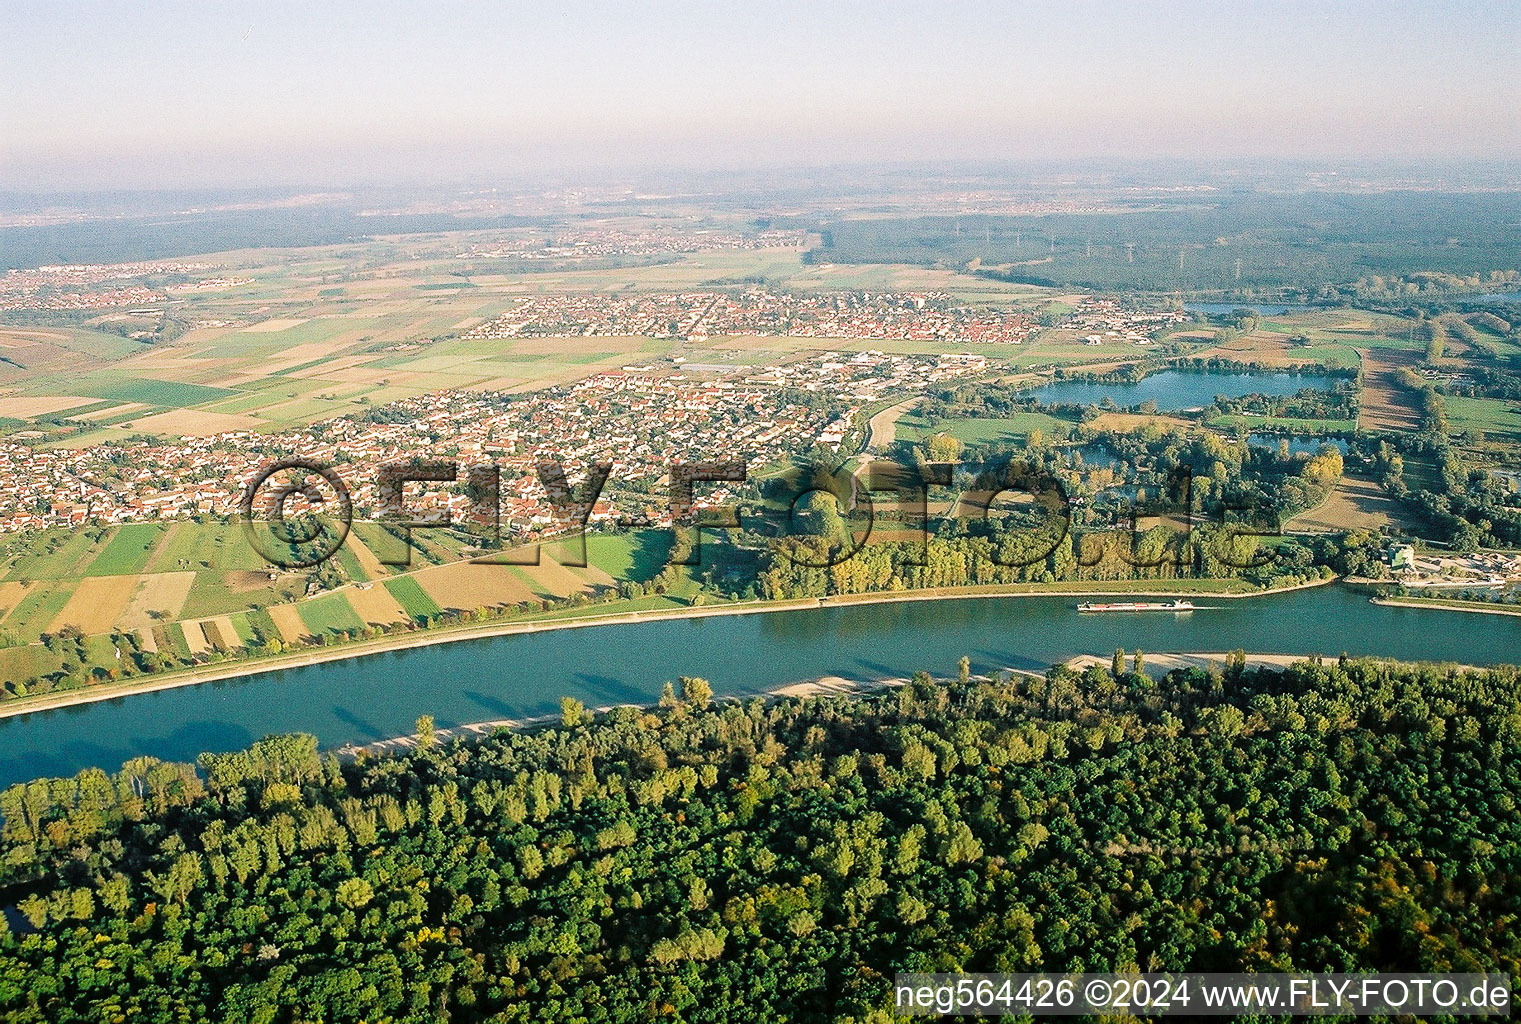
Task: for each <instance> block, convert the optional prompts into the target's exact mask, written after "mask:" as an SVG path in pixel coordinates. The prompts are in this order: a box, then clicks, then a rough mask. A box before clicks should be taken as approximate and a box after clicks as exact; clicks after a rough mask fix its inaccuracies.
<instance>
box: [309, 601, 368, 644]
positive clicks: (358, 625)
mask: <svg viewBox="0 0 1521 1024" xmlns="http://www.w3.org/2000/svg"><path fill="white" fill-rule="evenodd" d="M296 610H297V612H299V613H300V615H301V621H302V622H304V623H306V624H307V626H308V627H309V628H310V629H311V631H312V632H313V633H314V634H316V635H317V636H321V635H322V634H324V633H339V632H343V631H346V630H350V629H363V628H364V622H363V621H362V620H361V619H360V618H359V615H358V613H357V612H355V611H354V608H353V606H352V605H350V604H349V602H348V598H346V597H344V596H343V595H342V594H329V595H327V596H325V597H316V598H313V599H312V600H310V601H302V602H300V603H298V604H297V605H296Z"/></svg>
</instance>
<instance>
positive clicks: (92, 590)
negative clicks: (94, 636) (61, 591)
mask: <svg viewBox="0 0 1521 1024" xmlns="http://www.w3.org/2000/svg"><path fill="white" fill-rule="evenodd" d="M138 579H139V577H137V576H86V577H85V578H84V579H82V580H80V581H79V582H78V583H77V584H75V586H74V594H73V596H72V597H70V598H69V600H68V603H66V604H65V605H64V606H63V607H62V608H60V609H59V610H58V614H57V615H55V616H54V617H53V622H52V624H51V625H50V626H49V629H51V630H58V629H62V628H63V627H64V626H78V627H79V628H80V629H82V630H84V631H85V632H86V633H108V632H110V630H111V627H112V626H113V625H115V623H116V620H117V619H119V618H120V617H121V615H122V613H123V612H125V611H126V610H127V603H128V602H129V601H131V600H132V595H133V593H134V592H136V590H137V581H138Z"/></svg>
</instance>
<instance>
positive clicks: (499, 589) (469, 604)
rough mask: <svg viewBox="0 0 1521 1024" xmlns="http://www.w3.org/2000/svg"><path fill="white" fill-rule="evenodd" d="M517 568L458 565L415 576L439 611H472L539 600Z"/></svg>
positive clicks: (425, 570)
mask: <svg viewBox="0 0 1521 1024" xmlns="http://www.w3.org/2000/svg"><path fill="white" fill-rule="evenodd" d="M523 571H524V570H523V569H522V568H520V567H518V566H516V565H491V564H489V563H485V562H455V563H453V564H452V565H440V566H435V567H433V568H429V569H422V570H419V571H418V572H415V573H412V578H413V579H415V580H416V581H417V583H418V585H419V586H421V587H422V588H423V590H425V591H427V593H428V596H429V597H431V598H432V599H433V600H434V601H435V602H437V603H438V606H439V607H440V608H457V609H460V610H469V609H474V608H482V607H485V608H490V607H495V606H497V605H504V604H519V603H521V602H523V601H533V600H537V599H538V595H537V594H536V593H535V592H534V588H533V587H532V586H531V585H530V584H529V582H528V580H527V578H526V577H525V576H523Z"/></svg>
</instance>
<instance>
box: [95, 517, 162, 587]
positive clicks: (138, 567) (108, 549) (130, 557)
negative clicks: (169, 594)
mask: <svg viewBox="0 0 1521 1024" xmlns="http://www.w3.org/2000/svg"><path fill="white" fill-rule="evenodd" d="M164 532H165V531H164V527H162V526H160V525H159V524H157V523H128V524H126V525H125V526H119V527H117V528H116V532H115V534H113V535H112V537H111V540H110V541H109V542H108V543H107V544H106V546H105V548H104V550H102V551H101V553H100V554H98V555H96V556H95V560H94V561H92V562H91V563H90V565H89V568H88V569H87V570H86V575H89V576H126V575H128V574H131V573H140V572H142V571H143V569H144V568H146V567H147V565H148V560H149V559H150V558H151V557H152V555H153V549H154V548H156V547H158V543H159V541H160V540H162V539H163V537H164Z"/></svg>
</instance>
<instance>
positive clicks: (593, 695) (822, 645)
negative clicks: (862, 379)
mask: <svg viewBox="0 0 1521 1024" xmlns="http://www.w3.org/2000/svg"><path fill="white" fill-rule="evenodd" d="M1109 599H1113V598H1109ZM1195 603H1196V604H1198V605H1200V606H1201V607H1200V610H1198V611H1196V612H1193V613H1191V614H1183V615H1174V614H1167V613H1152V614H1141V615H1123V614H1114V615H1082V616H1080V615H1078V614H1077V613H1076V612H1075V611H1074V610H1073V609H1074V606H1075V604H1076V600H1075V599H1073V598H1057V597H1050V598H1045V597H1041V598H979V599H965V600H959V599H958V600H945V601H920V602H902V603H895V604H872V605H854V606H844V607H834V608H823V609H817V610H804V611H790V612H772V613H766V614H755V615H734V616H714V617H710V618H702V619H673V620H666V621H654V622H644V623H636V624H629V625H610V626H595V627H587V628H582V629H566V630H554V631H544V632H537V633H520V634H514V635H507V636H499V637H492V638H488V639H484V640H471V641H461V642H458V643H448V644H438V645H434V646H430V647H418V648H413V649H411V650H405V651H395V652H390V653H384V654H376V655H370V656H366V657H362V658H352V659H348V660H345V661H334V662H327V663H323V664H319V665H311V666H306V667H302V668H296V669H288V670H284V671H279V672H267V673H263V674H260V675H255V676H246V677H243V678H241V679H234V680H226V681H222V682H214V683H206V684H203V685H200V686H187V687H180V688H176V689H169V690H160V691H157V692H153V693H143V694H137V695H134V696H128V697H121V698H117V699H113V700H110V701H101V702H98V703H94V704H85V705H79V706H76V707H71V708H60V709H58V710H53V711H40V712H36V713H33V714H30V715H22V716H18V717H15V718H9V719H4V720H0V785H9V784H10V783H12V782H15V781H18V780H22V779H28V778H34V777H36V776H39V775H67V774H73V773H74V772H77V771H79V770H80V769H81V768H84V767H87V766H98V767H102V768H107V769H110V770H115V769H116V768H118V767H120V766H121V764H122V762H123V761H125V760H126V759H128V758H130V757H134V756H137V755H140V754H151V755H153V756H155V757H161V758H165V759H175V760H186V759H190V758H193V757H194V756H195V755H196V754H197V753H199V752H200V751H202V750H231V749H237V748H241V747H245V746H247V745H248V744H249V743H250V742H252V741H253V740H256V739H258V738H259V737H261V736H264V735H267V734H269V733H276V732H297V731H303V732H311V733H315V734H316V735H317V736H318V737H319V738H320V740H321V742H322V745H323V746H324V747H336V746H341V745H343V744H346V743H367V742H371V741H373V740H377V739H381V738H384V737H389V736H396V735H402V734H405V733H409V732H411V731H412V726H413V723H414V722H415V721H416V719H417V716H419V715H422V714H431V715H433V716H434V717H435V719H436V720H437V723H438V725H439V726H441V727H443V726H453V725H457V724H461V723H465V722H476V721H489V720H495V719H504V718H527V717H531V716H535V715H543V714H549V713H553V712H555V711H557V710H558V709H559V701H560V698H561V696H563V695H566V694H569V695H571V696H574V697H578V698H580V699H581V700H583V701H585V702H586V703H587V704H588V705H589V706H597V705H604V704H618V703H651V702H653V701H654V700H655V699H656V698H657V697H658V696H659V693H660V688H661V684H662V683H664V682H665V681H666V680H667V679H671V678H673V677H675V676H678V675H700V676H705V677H707V678H708V679H709V680H710V681H711V682H712V683H713V686H714V689H715V691H716V692H717V693H720V694H734V693H739V692H746V691H754V690H757V689H767V688H773V687H777V686H782V685H785V684H787V683H793V682H798V681H801V680H806V679H813V678H817V677H819V676H825V675H837V676H843V677H845V678H847V679H861V680H865V679H880V678H888V677H894V676H907V675H910V674H912V673H913V672H915V671H917V670H919V669H924V670H927V671H930V672H933V673H935V674H937V675H947V674H950V673H952V672H954V671H955V667H956V661H957V659H958V658H960V657H961V656H962V655H963V654H965V655H967V656H968V657H970V658H971V660H972V665H973V667H974V669H976V670H989V669H993V668H1033V669H1041V668H1044V667H1045V666H1046V665H1048V664H1050V663H1052V662H1055V661H1061V660H1064V659H1066V658H1068V657H1071V656H1072V655H1075V654H1099V655H1105V654H1108V653H1110V652H1112V651H1113V650H1114V649H1115V648H1116V647H1125V648H1127V649H1134V648H1136V647H1141V648H1143V649H1145V650H1149V651H1228V650H1233V649H1236V648H1242V649H1245V650H1249V651H1262V652H1276V653H1289V654H1302V653H1308V652H1314V651H1318V652H1320V653H1323V654H1327V655H1335V654H1338V653H1340V652H1341V651H1343V650H1345V651H1348V652H1350V653H1352V654H1379V655H1388V656H1392V657H1396V658H1403V659H1412V660H1414V659H1428V660H1454V661H1463V662H1468V663H1472V664H1494V663H1498V662H1507V661H1521V617H1506V616H1496V615H1475V614H1471V613H1464V612H1448V611H1439V610H1435V609H1425V608H1422V609H1415V608H1396V607H1386V606H1381V605H1374V604H1370V603H1369V601H1368V599H1367V595H1366V594H1365V593H1363V592H1359V591H1354V590H1351V589H1348V588H1344V587H1339V586H1330V587H1319V588H1316V589H1312V590H1302V591H1295V592H1291V593H1284V594H1276V595H1270V596H1266V597H1260V598H1252V599H1250V600H1236V601H1230V600H1220V599H1215V600H1211V599H1209V598H1207V597H1201V598H1195Z"/></svg>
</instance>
